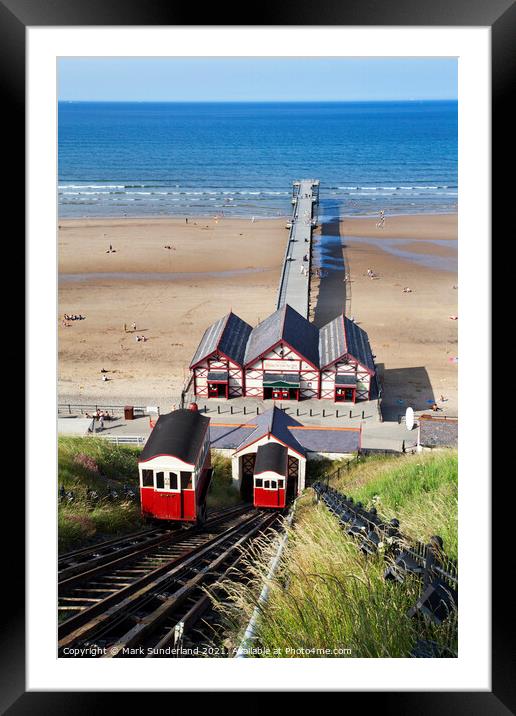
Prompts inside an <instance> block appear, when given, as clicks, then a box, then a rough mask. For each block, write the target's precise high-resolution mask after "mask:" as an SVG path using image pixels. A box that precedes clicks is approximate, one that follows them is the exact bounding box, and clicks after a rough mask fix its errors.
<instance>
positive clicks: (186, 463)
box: [138, 422, 210, 467]
mask: <svg viewBox="0 0 516 716" xmlns="http://www.w3.org/2000/svg"><path fill="white" fill-rule="evenodd" d="M209 429H210V423H209V422H208V423H207V424H206V427H205V429H204V435H203V439H202V442H201V445H200V447H199V450H198V451H197V455H196V456H195V462H193V463H191V462H185V460H182V459H181V458H180V457H179V456H178V455H173V454H172V453H159V454H158V455H153V456H152V457H148V458H147V459H146V460H138V464H140V463H145V462H149V461H150V460H154V458H156V457H175V458H176V460H179V461H180V462H183V463H184V464H185V465H190V467H195V466H196V465H197V461H198V458H199V455H200V454H201V452H202V450H203V448H204V444H205V442H206V435H207V433H208V430H209ZM208 451H209V448H208Z"/></svg>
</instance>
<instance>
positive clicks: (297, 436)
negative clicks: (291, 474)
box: [210, 407, 360, 457]
mask: <svg viewBox="0 0 516 716" xmlns="http://www.w3.org/2000/svg"><path fill="white" fill-rule="evenodd" d="M269 434H270V435H271V436H273V437H275V438H277V439H278V440H280V441H281V442H282V443H284V444H285V445H287V446H288V447H290V448H292V449H293V450H295V451H296V452H298V453H300V454H301V455H303V456H304V457H306V453H307V452H323V453H324V452H327V453H350V452H356V451H357V450H358V448H359V447H360V429H359V428H356V429H349V430H342V429H339V428H334V429H332V428H312V427H307V426H304V425H302V424H301V423H300V422H299V421H298V420H295V419H294V418H292V417H290V416H289V415H287V414H286V413H285V412H284V411H283V410H280V409H279V408H277V407H274V408H271V410H267V411H266V412H265V413H262V414H261V415H257V416H256V417H255V418H253V420H251V421H249V422H248V423H246V424H245V425H234V426H233V425H231V426H225V425H224V426H223V425H216V424H215V425H213V424H212V425H211V426H210V440H211V447H213V448H226V449H233V450H242V449H243V448H245V447H248V446H249V445H251V444H252V443H254V442H256V441H257V440H259V439H260V438H263V437H264V436H266V435H269Z"/></svg>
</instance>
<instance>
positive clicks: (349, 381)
mask: <svg viewBox="0 0 516 716" xmlns="http://www.w3.org/2000/svg"><path fill="white" fill-rule="evenodd" d="M356 384H357V377H356V375H337V376H336V377H335V385H349V386H350V387H354V386H355V385H356Z"/></svg>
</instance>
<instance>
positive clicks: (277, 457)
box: [254, 443, 288, 476]
mask: <svg viewBox="0 0 516 716" xmlns="http://www.w3.org/2000/svg"><path fill="white" fill-rule="evenodd" d="M287 461H288V450H287V448H286V447H285V446H284V445H280V444H279V443H265V445H260V447H259V448H258V450H257V451H256V462H255V463H254V474H255V475H259V474H260V473H262V472H275V473H276V474H277V475H283V476H286V474H287Z"/></svg>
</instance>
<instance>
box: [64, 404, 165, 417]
mask: <svg viewBox="0 0 516 716" xmlns="http://www.w3.org/2000/svg"><path fill="white" fill-rule="evenodd" d="M126 405H127V403H126ZM125 407H126V406H125V405H108V404H107V403H96V404H93V403H87V404H86V403H58V406H57V414H58V415H59V414H62V413H67V414H68V415H74V414H76V413H80V414H81V415H85V414H86V413H89V414H91V413H96V412H97V410H105V411H108V412H109V411H117V412H120V411H121V412H122V414H123V412H124V408H125ZM132 407H133V410H134V412H135V413H141V415H147V406H143V405H133V406H132ZM156 407H157V408H158V415H159V406H156Z"/></svg>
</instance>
